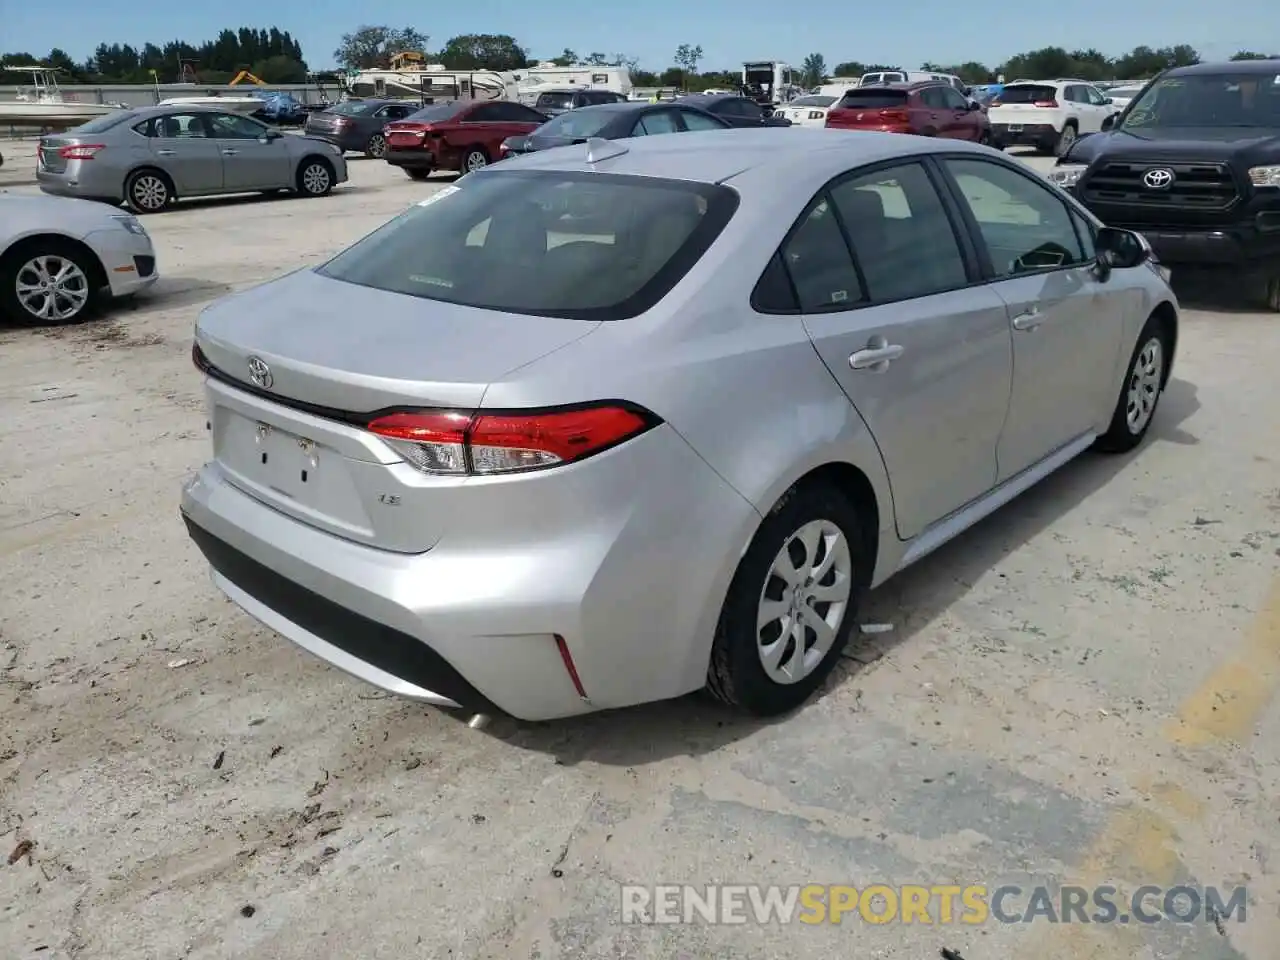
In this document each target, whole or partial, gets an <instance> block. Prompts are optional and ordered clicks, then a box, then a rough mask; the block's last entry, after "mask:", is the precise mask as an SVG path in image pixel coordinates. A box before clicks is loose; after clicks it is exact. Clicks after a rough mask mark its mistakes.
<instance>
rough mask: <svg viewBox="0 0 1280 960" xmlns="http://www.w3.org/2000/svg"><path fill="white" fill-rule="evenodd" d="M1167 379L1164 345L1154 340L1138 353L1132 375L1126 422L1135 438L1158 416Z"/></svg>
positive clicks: (1130, 377)
mask: <svg viewBox="0 0 1280 960" xmlns="http://www.w3.org/2000/svg"><path fill="white" fill-rule="evenodd" d="M1163 379H1164V344H1163V343H1162V342H1161V340H1160V338H1159V337H1152V338H1151V339H1150V340H1148V341H1147V342H1146V343H1145V344H1143V346H1142V349H1141V350H1139V351H1138V358H1137V359H1136V360H1134V362H1133V369H1132V370H1131V371H1130V372H1129V392H1128V398H1127V400H1126V403H1125V412H1124V416H1125V422H1126V423H1127V424H1128V425H1129V432H1130V433H1132V434H1134V435H1135V436H1136V435H1137V434H1139V433H1141V432H1142V431H1143V430H1144V429H1146V426H1147V423H1148V422H1150V420H1151V415H1152V414H1153V413H1155V409H1156V401H1157V400H1158V399H1159V398H1160V388H1161V386H1162V381H1163Z"/></svg>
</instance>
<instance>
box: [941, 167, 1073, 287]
mask: <svg viewBox="0 0 1280 960" xmlns="http://www.w3.org/2000/svg"><path fill="white" fill-rule="evenodd" d="M944 163H946V165H947V168H948V169H949V170H950V171H951V175H952V176H953V177H955V181H956V185H957V186H958V187H959V188H960V193H961V195H963V197H964V200H965V202H966V203H967V204H968V205H969V210H970V211H971V212H972V213H973V219H974V220H976V221H977V222H978V229H979V231H981V233H982V239H983V241H984V242H985V243H986V247H987V250H988V252H989V253H990V255H991V265H992V266H993V267H994V268H995V272H996V275H997V276H999V277H1012V276H1017V275H1018V274H1022V273H1032V272H1035V271H1037V270H1053V269H1058V268H1062V267H1071V266H1076V265H1079V264H1081V263H1084V262H1085V252H1084V248H1083V247H1082V246H1081V241H1080V238H1079V237H1077V236H1076V228H1075V226H1074V225H1073V224H1072V222H1071V214H1070V213H1069V212H1068V211H1067V204H1066V201H1065V200H1063V199H1061V198H1060V197H1059V196H1058V195H1057V194H1056V193H1054V188H1053V187H1051V186H1049V184H1048V183H1045V184H1043V185H1042V184H1040V183H1039V182H1037V181H1036V180H1033V179H1032V178H1031V177H1024V176H1023V175H1022V174H1020V173H1018V172H1017V171H1016V170H1011V169H1009V168H1008V167H1006V166H1005V165H1004V164H1001V163H988V162H986V161H983V160H956V159H949V160H945V161H944Z"/></svg>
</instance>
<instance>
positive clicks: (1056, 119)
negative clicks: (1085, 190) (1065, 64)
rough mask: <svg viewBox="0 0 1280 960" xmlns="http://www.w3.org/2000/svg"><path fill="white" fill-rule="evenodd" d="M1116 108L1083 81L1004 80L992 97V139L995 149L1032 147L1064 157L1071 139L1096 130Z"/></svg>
mask: <svg viewBox="0 0 1280 960" xmlns="http://www.w3.org/2000/svg"><path fill="white" fill-rule="evenodd" d="M1119 112H1120V111H1119V110H1118V109H1117V108H1116V107H1115V105H1114V104H1113V103H1112V102H1111V100H1110V98H1108V97H1107V96H1106V95H1105V94H1103V92H1102V91H1101V90H1099V89H1098V88H1097V87H1095V86H1094V85H1093V84H1091V83H1087V82H1085V81H1084V80H1035V81H1031V80H1024V81H1020V82H1018V83H1010V84H1006V86H1005V88H1004V89H1003V90H1001V91H1000V93H999V95H998V96H997V97H996V98H995V99H994V100H992V101H991V105H990V107H989V108H988V109H987V116H988V118H989V119H990V120H991V139H992V142H993V143H994V144H995V145H996V146H998V147H1012V146H1018V145H1025V146H1032V147H1035V148H1036V149H1038V150H1040V151H1041V152H1042V153H1056V154H1057V155H1058V156H1063V155H1064V154H1065V153H1066V152H1067V151H1068V150H1069V149H1070V148H1071V145H1072V144H1073V143H1075V142H1076V137H1078V136H1079V135H1080V134H1082V133H1097V132H1099V131H1100V130H1101V129H1102V124H1103V123H1104V122H1105V121H1106V119H1107V118H1108V117H1110V116H1114V115H1115V114H1117V113H1119Z"/></svg>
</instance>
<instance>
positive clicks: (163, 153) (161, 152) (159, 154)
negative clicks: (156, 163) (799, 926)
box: [156, 150, 177, 157]
mask: <svg viewBox="0 0 1280 960" xmlns="http://www.w3.org/2000/svg"><path fill="white" fill-rule="evenodd" d="M176 155H177V151H176V150H157V151H156V156H157V157H172V156H176Z"/></svg>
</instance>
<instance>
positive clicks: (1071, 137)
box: [1053, 122, 1079, 157]
mask: <svg viewBox="0 0 1280 960" xmlns="http://www.w3.org/2000/svg"><path fill="white" fill-rule="evenodd" d="M1077 139H1079V135H1078V133H1077V132H1076V125H1075V124H1074V123H1071V122H1068V123H1066V124H1065V125H1064V126H1063V128H1062V132H1061V133H1060V134H1058V139H1057V141H1056V142H1055V143H1054V145H1053V155H1054V156H1056V157H1065V156H1066V155H1067V152H1068V151H1069V150H1070V149H1071V148H1072V147H1073V146H1075V142H1076V140H1077Z"/></svg>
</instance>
